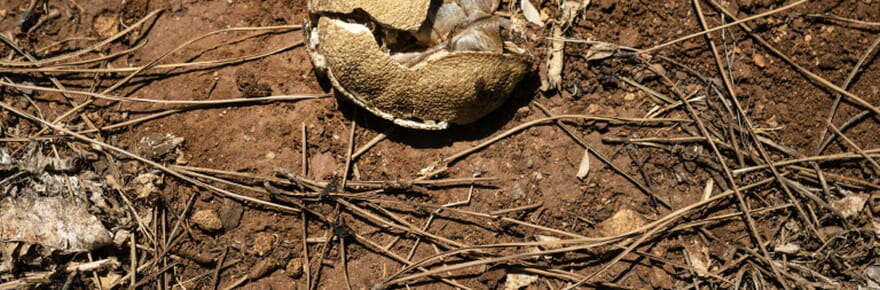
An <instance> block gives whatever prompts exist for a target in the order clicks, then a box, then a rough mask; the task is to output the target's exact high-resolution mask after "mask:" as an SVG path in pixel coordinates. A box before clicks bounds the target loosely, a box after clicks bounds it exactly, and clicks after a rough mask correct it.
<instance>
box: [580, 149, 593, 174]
mask: <svg viewBox="0 0 880 290" xmlns="http://www.w3.org/2000/svg"><path fill="white" fill-rule="evenodd" d="M589 174H590V150H584V156H583V157H581V165H580V166H579V167H578V173H577V178H578V179H581V180H583V179H584V178H585V177H587V175H589Z"/></svg>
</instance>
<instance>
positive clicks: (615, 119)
mask: <svg viewBox="0 0 880 290" xmlns="http://www.w3.org/2000/svg"><path fill="white" fill-rule="evenodd" d="M565 119H575V120H592V121H605V122H609V123H621V124H660V123H690V122H691V120H686V119H672V118H654V119H645V118H626V117H613V116H594V115H556V116H553V117H546V118H541V119H537V120H532V121H529V122H526V123H523V124H520V125H519V126H516V127H513V128H511V129H509V130H507V131H505V132H503V133H501V134H498V135H496V136H495V137H492V138H490V139H489V140H486V141H484V142H483V143H480V144H478V145H476V146H474V147H471V148H468V149H466V150H464V151H461V152H459V153H456V154H454V155H452V156H449V157H446V158H444V159H443V160H441V161H440V162H439V164H436V165H440V166H442V168H439V169H437V170H434V171H432V172H430V173H428V174H426V175H425V176H422V177H421V178H419V180H423V179H428V178H430V177H433V176H435V175H437V174H439V173H441V172H443V171H446V169H447V167H448V166H449V165H450V164H452V163H454V162H455V161H458V160H459V159H461V158H463V157H465V156H467V155H470V154H471V153H474V152H476V151H480V150H482V149H483V148H486V147H488V146H489V145H492V144H493V143H495V142H498V141H499V140H502V139H504V138H507V137H509V136H511V135H513V134H516V133H519V132H520V131H523V130H525V129H528V128H530V127H533V126H536V125H541V124H544V123H549V122H552V121H556V120H565Z"/></svg>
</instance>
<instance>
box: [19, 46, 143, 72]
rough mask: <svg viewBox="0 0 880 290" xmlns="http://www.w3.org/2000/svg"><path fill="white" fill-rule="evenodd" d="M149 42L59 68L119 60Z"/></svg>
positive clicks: (69, 63) (73, 62)
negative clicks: (118, 58)
mask: <svg viewBox="0 0 880 290" xmlns="http://www.w3.org/2000/svg"><path fill="white" fill-rule="evenodd" d="M147 42H148V41H146V40H145V41H142V42H141V43H138V44H137V45H135V46H134V47H132V48H128V49H124V50H121V51H117V52H114V53H111V54H108V55H104V56H99V57H96V58H91V59H86V60H78V61H72V62H68V63H63V64H59V65H58V66H72V65H83V64H90V63H95V62H102V61H105V60H110V59H114V58H117V57H120V56H123V55H126V54H129V53H132V52H134V51H135V50H138V49H141V48H143V47H144V46H145V45H147ZM2 70H4V71H6V72H13V73H14V72H18V71H19V70H17V69H2ZM23 70H26V69H23Z"/></svg>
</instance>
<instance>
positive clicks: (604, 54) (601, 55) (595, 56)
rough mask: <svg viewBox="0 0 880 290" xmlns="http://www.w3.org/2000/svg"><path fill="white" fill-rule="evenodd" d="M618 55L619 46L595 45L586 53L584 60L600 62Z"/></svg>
mask: <svg viewBox="0 0 880 290" xmlns="http://www.w3.org/2000/svg"><path fill="white" fill-rule="evenodd" d="M615 53H617V46H616V45H613V44H610V43H598V44H594V45H593V46H591V47H590V49H589V50H587V52H586V53H584V58H586V59H587V60H600V59H606V58H609V57H611V56H613V55H614V54H615Z"/></svg>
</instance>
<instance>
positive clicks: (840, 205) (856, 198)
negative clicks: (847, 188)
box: [831, 194, 868, 218]
mask: <svg viewBox="0 0 880 290" xmlns="http://www.w3.org/2000/svg"><path fill="white" fill-rule="evenodd" d="M867 201H868V195H867V194H856V195H850V196H847V197H844V198H842V199H840V200H837V201H834V202H831V207H833V208H834V209H836V210H837V211H838V212H840V214H841V215H843V218H849V217H853V216H855V215H857V214H859V212H861V211H862V209H863V208H864V207H865V203H866V202H867Z"/></svg>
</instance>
